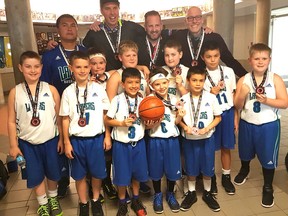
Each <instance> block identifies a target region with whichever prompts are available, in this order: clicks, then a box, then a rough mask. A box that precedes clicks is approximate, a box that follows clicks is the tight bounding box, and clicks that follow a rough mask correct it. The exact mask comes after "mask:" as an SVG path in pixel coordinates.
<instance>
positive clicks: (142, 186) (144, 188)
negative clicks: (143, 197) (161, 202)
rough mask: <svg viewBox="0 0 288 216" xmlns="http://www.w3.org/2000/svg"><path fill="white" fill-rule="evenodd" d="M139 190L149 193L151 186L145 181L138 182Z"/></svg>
mask: <svg viewBox="0 0 288 216" xmlns="http://www.w3.org/2000/svg"><path fill="white" fill-rule="evenodd" d="M139 191H140V192H141V193H144V194H147V193H150V191H151V188H150V187H149V186H148V185H147V184H146V183H145V182H140V188H139Z"/></svg>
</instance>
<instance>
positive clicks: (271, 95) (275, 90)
mask: <svg viewBox="0 0 288 216" xmlns="http://www.w3.org/2000/svg"><path fill="white" fill-rule="evenodd" d="M270 55H271V49H270V48H269V47H268V46H267V45H265V44H262V43H258V44H254V45H252V46H251V48H250V50H249V56H250V57H249V63H250V65H251V67H252V72H251V73H248V74H246V75H245V76H243V77H241V78H240V80H239V81H238V83H237V88H236V94H235V101H234V104H235V107H236V108H237V109H239V110H240V109H242V110H241V115H240V123H239V140H238V146H239V157H240V159H241V169H240V172H239V173H238V175H237V176H236V177H235V179H234V183H235V184H237V185H242V184H244V183H245V181H246V179H247V178H248V174H249V171H250V167H249V164H250V161H251V160H252V159H253V158H254V157H255V155H257V157H258V159H259V161H260V163H261V166H262V172H263V177H264V185H263V193H262V206H263V207H266V208H270V207H272V206H273V205H274V196H273V186H272V183H273V178H274V172H275V168H276V167H277V161H278V151H279V143H280V139H279V138H280V116H279V109H286V108H287V106H288V97H287V92H286V87H285V84H284V82H283V80H282V79H281V77H280V76H278V75H277V74H274V73H272V72H270V71H268V67H269V63H270V60H271V57H270Z"/></svg>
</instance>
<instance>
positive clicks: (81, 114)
mask: <svg viewBox="0 0 288 216" xmlns="http://www.w3.org/2000/svg"><path fill="white" fill-rule="evenodd" d="M87 85H88V84H86V87H85V90H84V105H83V106H82V107H81V106H80V102H79V88H78V85H77V83H76V98H77V104H78V108H79V110H80V118H83V116H84V112H85V107H86V101H87Z"/></svg>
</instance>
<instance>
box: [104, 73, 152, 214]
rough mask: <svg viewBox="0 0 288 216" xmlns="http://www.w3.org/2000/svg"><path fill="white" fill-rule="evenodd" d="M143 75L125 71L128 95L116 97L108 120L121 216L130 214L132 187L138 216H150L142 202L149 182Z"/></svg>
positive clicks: (124, 81) (114, 179) (124, 80)
mask: <svg viewBox="0 0 288 216" xmlns="http://www.w3.org/2000/svg"><path fill="white" fill-rule="evenodd" d="M140 83H141V74H140V72H139V71H138V70H137V69H136V68H125V69H124V70H123V73H122V87H123V89H124V92H122V93H121V94H119V95H116V96H115V97H114V98H113V99H112V101H111V106H110V108H109V110H108V112H107V115H106V117H105V123H106V124H107V126H111V127H113V129H112V132H111V136H112V139H113V148H112V158H113V167H114V172H113V183H114V184H115V185H117V186H118V197H119V208H118V212H117V216H126V215H127V214H128V207H127V202H126V199H125V192H126V187H127V186H129V185H130V184H131V180H132V192H133V198H132V203H131V208H132V209H133V210H134V211H135V213H136V214H137V216H143V215H146V214H147V212H146V210H145V207H144V206H143V204H142V202H141V201H140V199H139V182H145V181H147V180H148V170H147V158H146V145H145V140H144V138H143V137H144V130H145V126H144V123H143V122H142V121H141V119H140V118H139V115H138V108H139V104H140V102H141V100H142V98H141V97H140V96H139V94H138V92H139V89H140Z"/></svg>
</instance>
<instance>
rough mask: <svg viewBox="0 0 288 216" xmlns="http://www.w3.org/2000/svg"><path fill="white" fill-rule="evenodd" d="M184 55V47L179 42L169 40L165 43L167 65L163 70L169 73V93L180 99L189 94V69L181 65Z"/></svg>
mask: <svg viewBox="0 0 288 216" xmlns="http://www.w3.org/2000/svg"><path fill="white" fill-rule="evenodd" d="M182 55H183V52H182V46H181V44H180V43H179V42H178V41H176V40H168V41H167V42H166V43H165V45H164V60H165V64H166V65H165V66H163V68H164V69H165V70H166V71H168V76H167V77H168V78H169V90H168V93H169V94H171V95H175V96H176V97H177V98H178V99H179V98H180V97H181V96H182V95H184V94H186V93H187V92H188V91H187V89H186V88H187V84H186V83H187V81H186V76H187V73H188V69H189V68H188V67H185V66H184V65H182V64H180V60H181V58H182Z"/></svg>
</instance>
